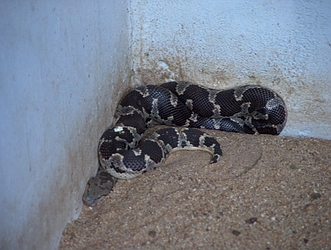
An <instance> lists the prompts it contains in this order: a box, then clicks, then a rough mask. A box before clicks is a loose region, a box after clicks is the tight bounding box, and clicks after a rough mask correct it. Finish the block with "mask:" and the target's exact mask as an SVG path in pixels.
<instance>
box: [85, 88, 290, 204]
mask: <svg viewBox="0 0 331 250" xmlns="http://www.w3.org/2000/svg"><path fill="white" fill-rule="evenodd" d="M115 119H116V122H115V125H114V126H112V127H111V128H109V129H107V130H106V131H105V132H104V133H103V135H102V136H101V138H100V142H99V146H98V156H99V162H100V166H101V167H100V169H99V171H98V174H97V176H96V177H93V178H91V179H90V181H89V183H88V185H87V188H86V190H85V193H84V195H83V201H84V203H85V204H87V205H90V206H93V205H95V204H96V203H97V201H98V199H99V198H100V196H102V195H106V194H108V193H109V191H110V190H111V189H112V187H113V186H114V184H115V183H116V181H117V178H122V179H128V178H133V177H135V176H138V175H141V174H142V173H144V172H146V171H149V170H151V169H154V168H156V167H158V166H159V165H160V164H162V163H163V162H164V161H165V159H166V157H167V155H168V154H169V153H170V152H172V151H174V150H178V149H202V150H206V151H208V152H210V153H211V155H212V159H211V163H215V162H217V161H218V160H219V159H220V157H221V155H222V151H221V147H220V145H219V143H218V142H217V140H215V139H214V138H213V137H211V136H210V135H208V134H207V133H204V132H201V131H200V130H198V129H197V128H206V129H215V130H222V131H229V132H239V133H248V134H272V135H278V134H279V133H280V132H281V131H282V129H283V128H284V126H285V123H286V119H287V111H286V106H285V103H284V101H283V99H282V98H281V97H280V96H279V95H278V94H277V93H276V92H274V91H273V90H271V89H268V88H265V87H261V86H259V85H246V86H240V87H235V88H231V89H227V90H215V89H208V88H206V87H202V86H199V85H195V84H192V83H189V82H167V83H164V84H162V85H160V86H154V85H146V86H140V87H137V88H135V89H132V90H131V91H129V92H128V93H127V94H126V95H125V96H124V97H123V99H122V100H121V102H120V103H119V105H118V108H117V111H116V115H115ZM155 124H163V125H169V126H173V127H168V128H164V129H160V130H157V131H156V132H154V133H153V134H152V135H150V136H148V137H146V138H145V137H144V132H145V130H146V129H147V128H148V127H151V126H152V125H155Z"/></svg>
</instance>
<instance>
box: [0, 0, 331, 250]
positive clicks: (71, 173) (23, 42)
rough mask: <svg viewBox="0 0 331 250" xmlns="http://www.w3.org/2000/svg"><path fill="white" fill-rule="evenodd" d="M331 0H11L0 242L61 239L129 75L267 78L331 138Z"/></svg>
mask: <svg viewBox="0 0 331 250" xmlns="http://www.w3.org/2000/svg"><path fill="white" fill-rule="evenodd" d="M330 11H331V2H330V1H327V0H322V1H303V0H293V1H266V0H255V1H246V2H244V1H239V0H234V1H226V0H222V1H212V0H206V1H161V0H156V1H147V0H144V1H138V0H116V1H111V2H110V1H106V0H99V1H93V2H84V3H83V2H76V1H65V2H64V1H57V0H56V1H53V2H52V3H51V2H46V1H38V0H32V1H19V0H14V1H13V0H12V1H9V0H8V1H7V0H6V1H2V2H1V4H0V31H1V38H0V39H1V45H2V46H1V48H0V50H1V51H0V52H1V53H0V114H1V122H0V134H1V137H0V138H1V139H0V142H1V144H0V145H1V150H0V171H1V174H0V188H1V190H2V194H1V196H0V204H1V205H0V206H1V213H0V220H1V226H0V248H1V249H56V248H57V246H58V242H59V239H60V236H61V233H62V230H63V229H64V227H65V225H66V222H67V221H69V220H72V219H75V218H77V216H78V214H79V213H80V210H81V206H82V202H81V197H82V193H83V191H84V187H85V184H86V182H87V180H88V179H89V177H90V176H91V175H93V174H94V173H95V172H96V168H97V156H96V145H97V142H98V139H99V137H100V135H101V133H102V132H103V130H104V129H105V126H107V125H109V124H110V123H111V122H112V117H113V111H114V108H115V107H116V103H117V102H118V99H119V98H120V96H121V95H122V93H123V92H124V91H125V90H126V89H127V87H128V86H129V85H137V84H144V83H151V84H158V83H161V82H164V81H167V80H187V81H192V82H196V83H200V84H204V85H206V86H209V87H214V88H226V87H231V86H234V85H239V84H256V83H257V84H262V85H265V86H268V87H271V88H273V89H275V90H276V91H278V92H279V93H280V94H281V95H282V96H283V97H284V99H285V101H286V103H287V105H288V112H289V119H288V125H287V127H286V129H285V131H284V133H283V135H291V136H312V137H321V138H327V139H331V133H330V132H329V131H331V125H330V122H329V120H330V117H331V108H330V105H329V103H330V102H331V88H330V87H329V86H330V72H331V40H330V39H331V15H330V14H329V13H330Z"/></svg>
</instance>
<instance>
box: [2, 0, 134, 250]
mask: <svg viewBox="0 0 331 250" xmlns="http://www.w3.org/2000/svg"><path fill="white" fill-rule="evenodd" d="M127 8H128V2H127V1H121V0H116V1H111V2H109V1H107V0H99V1H57V0H56V1H42V0H40V1H38V0H31V1H20V0H16V1H13V0H8V1H1V3H0V34H1V35H0V36H1V38H0V39H1V43H0V44H1V47H0V50H1V51H0V57H1V59H0V114H1V121H0V131H1V132H0V135H1V136H0V141H1V144H0V145H1V150H0V172H1V173H0V190H1V195H0V207H1V213H0V221H1V223H0V249H21V250H22V249H47V250H49V249H57V246H58V243H59V240H60V237H61V234H62V230H63V229H64V227H65V226H66V223H67V222H68V221H69V220H72V219H75V218H77V216H78V214H79V213H80V211H81V207H82V202H81V197H82V193H83V191H84V188H85V185H86V182H87V180H88V179H89V177H90V176H91V175H92V174H94V173H95V172H96V170H97V155H96V146H97V143H98V139H99V137H100V135H101V133H102V132H103V130H104V129H105V126H106V125H107V124H108V125H109V124H110V122H111V121H112V116H113V113H112V112H113V110H112V109H111V108H110V107H111V103H114V104H115V105H116V103H117V101H118V98H117V97H116V95H114V99H113V100H112V96H113V93H119V94H121V91H123V90H125V89H126V88H127V84H128V83H129V78H130V77H129V73H130V68H129V32H128V30H129V28H128V12H127ZM114 104H113V106H115V105H114Z"/></svg>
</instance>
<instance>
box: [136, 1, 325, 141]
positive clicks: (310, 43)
mask: <svg viewBox="0 0 331 250" xmlns="http://www.w3.org/2000/svg"><path fill="white" fill-rule="evenodd" d="M131 2H132V3H131V9H132V12H133V13H134V14H133V15H131V18H132V20H131V22H132V25H133V29H132V32H133V36H132V39H133V43H132V44H133V58H134V66H133V72H134V76H133V81H134V82H136V83H137V84H139V83H161V82H164V81H167V80H188V81H192V82H195V83H199V84H203V85H207V86H210V87H214V88H219V89H222V88H227V87H231V86H234V85H240V84H247V83H249V84H256V83H258V84H262V85H265V86H268V87H271V88H273V89H275V90H276V91H278V92H279V93H280V94H281V95H282V96H283V97H284V99H285V101H286V103H287V106H288V112H289V118H288V123H287V126H286V128H285V130H284V132H283V133H282V134H283V135H290V136H310V137H320V138H327V139H331V132H330V131H331V123H330V117H331V105H329V104H330V103H331V88H330V86H331V14H330V13H331V1H328V0H321V1H308V0H291V1H281V0H277V1H270V0H254V1H241V0H222V1H215V0H205V1H197V0H192V1H161V0H159V1H138V0H132V1H131Z"/></svg>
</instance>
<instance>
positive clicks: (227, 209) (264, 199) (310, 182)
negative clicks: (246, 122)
mask: <svg viewBox="0 0 331 250" xmlns="http://www.w3.org/2000/svg"><path fill="white" fill-rule="evenodd" d="M208 133H209V134H211V135H213V136H215V137H216V138H217V139H218V140H219V142H220V143H221V146H222V150H223V157H222V159H221V160H220V162H218V163H216V164H208V162H209V160H210V155H209V154H208V153H206V152H204V151H177V152H174V153H172V154H171V155H170V156H169V157H168V159H167V161H166V163H165V165H163V166H161V167H160V168H158V169H156V170H154V171H151V172H149V173H146V174H144V175H142V176H140V177H137V178H134V179H131V180H120V181H118V182H117V184H116V186H115V189H114V191H113V192H111V193H110V194H109V195H108V196H107V197H104V198H103V199H102V200H101V201H100V202H99V203H98V205H97V206H95V207H93V208H92V207H87V206H84V208H83V211H82V213H81V215H80V217H79V218H78V220H76V221H73V222H71V223H69V224H68V225H67V228H66V229H65V231H64V233H63V237H62V240H61V243H60V248H59V249H63V250H64V249H331V141H328V140H320V139H312V138H304V139H297V138H289V137H280V136H269V135H259V136H256V135H242V134H234V133H225V132H220V131H208Z"/></svg>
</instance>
